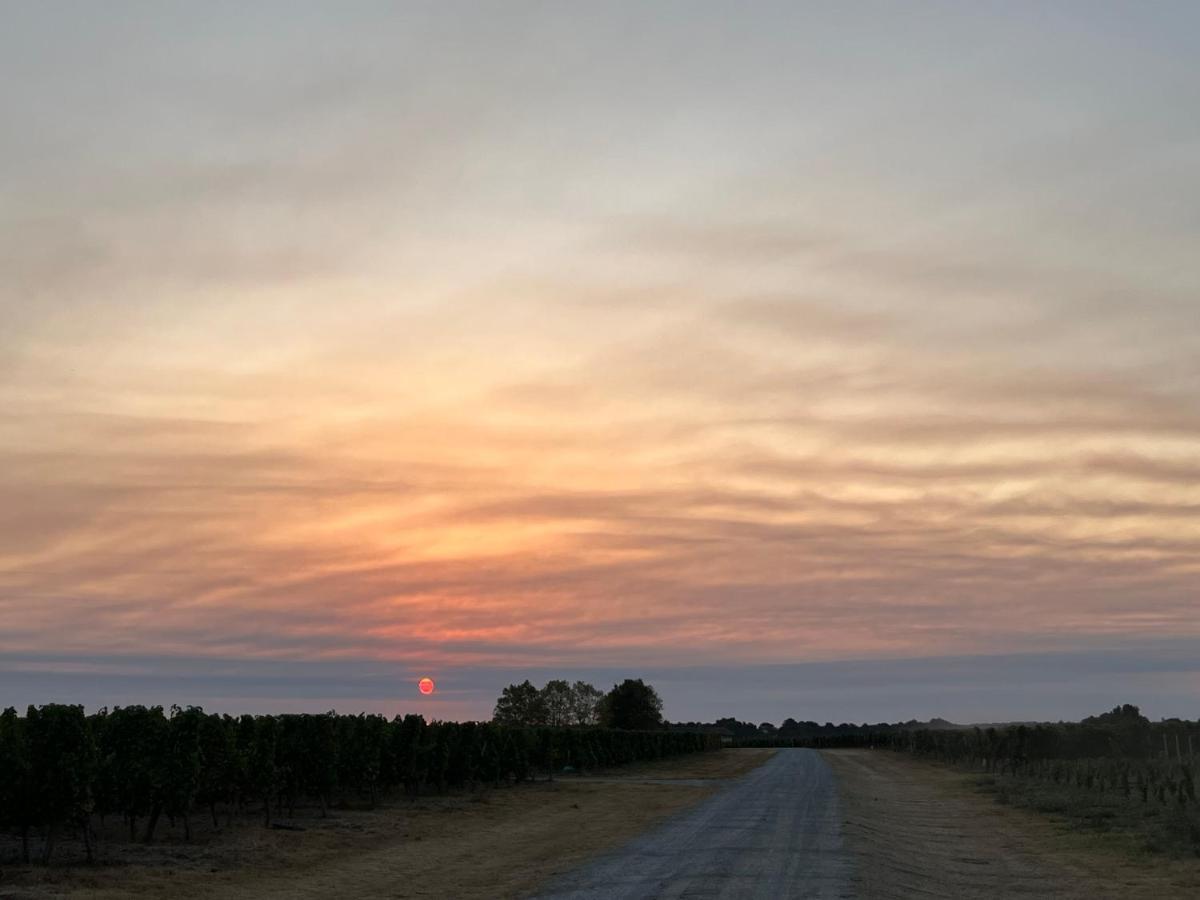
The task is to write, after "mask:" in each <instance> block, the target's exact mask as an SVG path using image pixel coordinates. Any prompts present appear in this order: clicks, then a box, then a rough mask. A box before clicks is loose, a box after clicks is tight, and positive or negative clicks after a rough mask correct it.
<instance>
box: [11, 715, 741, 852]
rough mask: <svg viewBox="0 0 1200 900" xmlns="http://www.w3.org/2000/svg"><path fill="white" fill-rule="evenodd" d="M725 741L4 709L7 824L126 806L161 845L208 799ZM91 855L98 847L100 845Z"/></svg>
mask: <svg viewBox="0 0 1200 900" xmlns="http://www.w3.org/2000/svg"><path fill="white" fill-rule="evenodd" d="M719 748H720V739H719V738H717V737H716V736H715V735H705V734H698V733H694V732H685V731H670V732H666V731H628V730H611V729H600V728H580V727H577V726H572V727H568V728H551V727H549V726H541V727H537V728H526V727H512V726H505V725H500V724H497V723H495V722H483V723H477V722H463V723H459V722H432V723H427V722H426V721H425V720H424V719H423V718H422V717H421V716H418V715H408V716H404V717H403V718H401V717H399V716H397V717H396V718H395V719H392V720H391V721H389V720H387V719H385V718H383V717H382V716H376V715H365V714H360V715H356V716H347V715H342V716H339V715H335V714H334V713H326V714H323V715H281V716H241V717H240V718H233V717H231V716H221V715H213V714H207V713H205V712H204V711H203V710H201V709H199V708H198V707H188V708H186V709H181V708H179V707H172V709H171V711H170V715H169V716H168V715H165V714H164V712H163V709H162V707H158V706H154V707H145V706H128V707H124V708H120V707H118V708H115V709H113V710H111V711H110V710H107V709H105V710H101V711H100V712H98V713H96V714H95V715H92V716H85V715H84V712H83V709H82V708H81V707H78V706H43V707H40V708H36V707H30V709H29V711H28V712H27V713H26V715H25V716H24V717H21V716H18V715H17V713H16V711H15V710H12V709H9V710H5V711H4V713H3V714H0V828H3V829H6V830H11V831H14V832H19V833H20V834H21V835H22V836H23V837H24V839H25V840H24V845H25V846H26V847H27V846H28V840H29V835H30V833H31V831H32V832H33V833H38V832H40V833H41V834H43V835H45V837H46V838H47V840H46V844H45V850H44V852H43V854H42V856H43V859H47V858H49V853H50V850H51V849H52V847H53V842H54V835H55V833H56V832H57V831H58V830H60V829H61V828H63V827H70V828H74V829H77V830H78V831H79V832H80V833H82V834H83V835H84V837H85V839H86V838H87V836H88V827H87V822H88V819H89V816H90V815H91V814H92V813H93V812H95V813H98V814H99V815H100V816H106V815H109V814H120V815H121V816H123V817H124V818H125V820H126V822H127V824H128V826H129V835H130V840H135V839H136V838H137V837H138V836H139V835H138V832H137V826H138V823H139V820H142V821H144V822H145V828H144V830H143V831H142V833H141V834H140V837H141V838H142V839H143V840H147V841H149V840H151V839H152V838H153V836H154V831H155V826H156V823H157V821H158V819H159V817H160V815H163V814H165V815H167V816H170V817H171V818H172V819H173V820H176V821H180V820H181V821H182V823H183V826H184V830H185V835H187V834H190V830H191V824H190V818H189V817H190V815H191V813H193V812H194V810H195V807H196V806H197V805H200V806H202V807H203V806H206V807H207V808H208V811H209V813H210V814H211V817H212V822H213V826H214V827H218V822H219V816H218V814H217V810H218V808H219V807H224V808H226V810H228V811H229V813H230V814H232V811H233V810H234V809H238V810H243V809H248V810H250V811H252V812H253V811H258V812H259V813H260V814H261V815H262V818H263V821H264V823H265V824H270V822H271V818H272V814H273V810H276V811H277V810H280V809H282V808H283V807H284V806H285V805H286V807H287V809H288V810H289V813H290V812H291V810H293V808H294V807H295V805H296V804H297V803H298V802H300V801H309V802H315V803H317V804H319V805H320V808H321V810H322V813H324V812H325V810H326V809H327V808H328V807H329V806H330V805H334V804H336V803H339V802H340V803H343V804H344V803H367V804H374V803H375V802H376V800H377V798H378V797H379V796H380V795H381V794H383V793H385V792H388V791H392V790H401V789H402V790H404V791H405V792H406V793H407V794H408V795H409V796H413V797H415V796H417V795H418V794H419V793H420V792H421V791H423V790H437V791H444V790H447V789H450V788H457V787H470V788H475V787H478V786H481V785H499V784H504V783H515V782H521V781H527V780H530V779H532V778H534V777H539V776H540V777H551V776H552V775H553V774H554V773H555V772H558V771H561V770H562V769H563V768H564V767H566V766H570V767H572V768H573V769H575V770H587V769H591V768H594V767H597V766H607V765H619V764H622V763H627V762H633V761H635V760H644V759H659V758H662V757H665V756H671V755H675V754H680V753H691V752H696V751H701V750H713V749H719ZM89 850H90V844H89Z"/></svg>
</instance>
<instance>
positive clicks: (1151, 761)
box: [883, 710, 1200, 855]
mask: <svg viewBox="0 0 1200 900" xmlns="http://www.w3.org/2000/svg"><path fill="white" fill-rule="evenodd" d="M1107 715H1108V716H1109V717H1110V718H1108V719H1107V721H1103V722H1092V723H1087V722H1085V723H1080V724H1063V725H1029V726H1027V725H1017V726H1011V727H1007V728H986V729H979V728H976V729H970V730H962V731H913V732H908V733H906V734H894V735H888V736H887V737H886V739H885V741H884V742H883V743H884V744H885V745H886V746H889V747H891V748H892V749H895V750H900V751H904V752H908V753H912V754H914V755H916V756H920V757H924V758H929V759H936V760H940V761H942V762H945V763H950V764H954V765H957V766H963V767H967V768H970V769H972V770H974V771H977V772H979V773H981V776H982V777H981V778H980V784H981V786H982V787H984V789H986V790H988V791H990V792H992V793H994V794H995V795H996V797H997V799H999V800H1001V801H1003V802H1008V803H1013V804H1017V805H1021V806H1026V807H1029V808H1032V809H1036V810H1038V811H1040V812H1043V813H1050V814H1056V815H1060V816H1062V817H1064V818H1066V819H1068V820H1070V821H1071V822H1072V824H1075V825H1079V826H1084V827H1089V828H1092V829H1099V830H1113V829H1120V830H1124V831H1126V832H1129V833H1137V834H1139V835H1141V837H1142V839H1143V843H1144V847H1145V849H1148V850H1156V851H1163V852H1169V853H1171V854H1174V855H1200V800H1198V799H1197V794H1196V776H1197V770H1198V768H1200V755H1197V752H1196V751H1197V750H1200V725H1198V724H1197V723H1195V722H1167V723H1156V724H1151V723H1149V722H1148V721H1147V720H1145V719H1144V718H1141V717H1140V716H1138V715H1137V714H1136V710H1133V714H1132V715H1130V714H1124V715H1121V714H1120V713H1119V711H1118V710H1114V713H1112V714H1107ZM1101 718H1102V719H1103V718H1105V717H1101Z"/></svg>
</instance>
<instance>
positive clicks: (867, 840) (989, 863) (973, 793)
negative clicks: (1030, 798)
mask: <svg viewBox="0 0 1200 900" xmlns="http://www.w3.org/2000/svg"><path fill="white" fill-rule="evenodd" d="M824 756H825V759H826V761H827V762H828V763H829V765H830V767H831V768H832V769H833V771H834V774H835V776H836V777H837V780H838V789H839V791H840V793H841V800H842V817H843V820H844V821H843V837H844V839H845V841H846V844H847V846H848V848H849V849H850V851H851V852H852V853H853V854H854V855H855V856H856V862H857V864H858V873H857V882H858V883H857V885H856V887H857V890H856V896H858V897H861V898H862V900H908V898H914V897H921V898H953V900H974V898H979V900H983V898H987V900H1002V898H1037V897H1046V898H1050V897H1053V898H1056V900H1107V898H1112V900H1173V898H1179V900H1184V898H1195V897H1200V861H1195V860H1169V859H1165V858H1163V857H1156V856H1151V855H1149V854H1144V853H1140V852H1138V849H1137V848H1136V846H1135V845H1134V844H1133V842H1132V841H1131V840H1130V839H1129V837H1128V836H1123V835H1119V834H1117V835H1099V834H1089V833H1085V832H1080V831H1079V830H1077V829H1072V828H1071V827H1070V826H1068V825H1067V824H1065V823H1063V822H1060V821H1055V820H1054V819H1051V818H1047V817H1045V816H1042V815H1039V814H1037V813H1034V812H1031V811H1028V810H1023V809H1014V808H1011V807H1007V806H1003V805H1001V804H999V803H997V802H996V801H995V800H993V799H991V798H989V797H986V796H983V795H981V794H980V793H978V791H977V789H976V788H975V787H974V786H973V783H972V781H973V779H972V777H971V776H969V775H966V774H964V773H962V772H960V771H958V770H955V769H950V768H946V767H943V766H938V765H934V764H931V763H927V762H923V761H920V760H914V759H911V758H910V757H906V756H902V755H900V754H896V753H893V752H890V751H886V750H874V751H872V750H834V751H824Z"/></svg>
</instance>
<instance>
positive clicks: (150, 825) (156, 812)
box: [142, 803, 162, 844]
mask: <svg viewBox="0 0 1200 900" xmlns="http://www.w3.org/2000/svg"><path fill="white" fill-rule="evenodd" d="M161 815H162V806H161V805H160V804H157V803H156V804H154V807H153V808H152V809H151V810H150V821H149V822H147V823H146V834H145V835H144V836H143V837H142V841H143V843H146V844H149V843H151V842H152V841H153V840H154V832H155V830H156V829H157V828H158V817H159V816H161Z"/></svg>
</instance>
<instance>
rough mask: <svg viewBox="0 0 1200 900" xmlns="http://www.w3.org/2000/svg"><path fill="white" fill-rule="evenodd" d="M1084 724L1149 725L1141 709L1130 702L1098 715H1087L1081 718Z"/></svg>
mask: <svg viewBox="0 0 1200 900" xmlns="http://www.w3.org/2000/svg"><path fill="white" fill-rule="evenodd" d="M1083 724H1084V725H1126V726H1134V727H1137V726H1140V725H1143V724H1145V725H1149V724H1150V720H1149V719H1147V718H1146V717H1145V716H1143V715H1142V711H1141V710H1140V709H1138V708H1137V707H1136V706H1134V705H1133V704H1132V703H1125V704H1123V705H1121V706H1114V707H1113V708H1112V710H1111V711H1109V712H1106V713H1101V714H1100V715H1098V716H1088V717H1087V718H1086V719H1084V720H1083Z"/></svg>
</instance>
